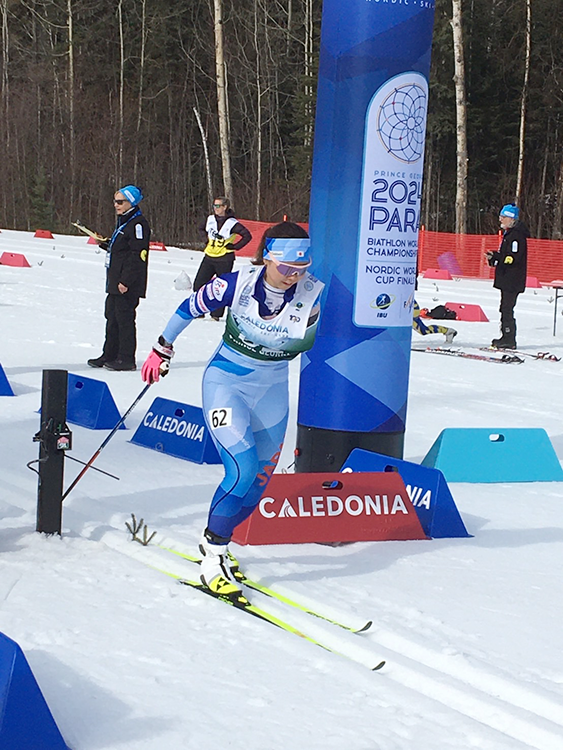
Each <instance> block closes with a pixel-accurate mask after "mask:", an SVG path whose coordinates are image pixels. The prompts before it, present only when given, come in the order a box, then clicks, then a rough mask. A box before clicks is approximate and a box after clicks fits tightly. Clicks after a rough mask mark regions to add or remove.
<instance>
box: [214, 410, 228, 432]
mask: <svg viewBox="0 0 563 750" xmlns="http://www.w3.org/2000/svg"><path fill="white" fill-rule="evenodd" d="M232 421H233V410H232V409H231V408H222V409H211V410H210V412H209V422H210V424H211V427H213V429H214V430H216V429H218V428H219V427H230V426H231V424H232Z"/></svg>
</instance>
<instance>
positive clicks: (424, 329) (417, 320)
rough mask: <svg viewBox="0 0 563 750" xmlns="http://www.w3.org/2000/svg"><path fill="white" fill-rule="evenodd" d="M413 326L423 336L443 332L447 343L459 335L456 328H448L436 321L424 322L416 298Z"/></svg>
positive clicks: (450, 342)
mask: <svg viewBox="0 0 563 750" xmlns="http://www.w3.org/2000/svg"><path fill="white" fill-rule="evenodd" d="M412 327H413V328H414V330H415V331H416V332H417V333H420V335H421V336H428V335H430V334H432V333H441V334H442V335H444V336H445V337H446V344H452V343H453V340H454V338H455V337H456V336H457V331H456V330H455V328H448V327H447V326H441V325H438V324H436V323H431V324H430V325H426V323H423V322H422V319H421V317H420V307H419V306H418V302H417V301H416V300H415V302H414V308H413V319H412Z"/></svg>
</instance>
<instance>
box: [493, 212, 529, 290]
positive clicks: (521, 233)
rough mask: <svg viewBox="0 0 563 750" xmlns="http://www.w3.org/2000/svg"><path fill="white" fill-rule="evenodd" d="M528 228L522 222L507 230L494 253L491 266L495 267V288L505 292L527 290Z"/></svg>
mask: <svg viewBox="0 0 563 750" xmlns="http://www.w3.org/2000/svg"><path fill="white" fill-rule="evenodd" d="M529 236H530V232H529V230H528V227H527V226H526V225H525V224H523V223H522V222H521V221H517V222H516V224H515V225H514V226H513V227H511V228H510V229H507V230H506V231H505V232H504V234H503V237H502V242H501V243H500V247H499V249H498V251H497V252H496V253H493V254H492V256H491V258H490V260H489V265H491V266H495V281H494V284H493V286H494V287H495V288H496V289H501V290H502V291H504V292H523V291H524V290H525V289H526V274H527V270H528V242H527V240H528V237H529Z"/></svg>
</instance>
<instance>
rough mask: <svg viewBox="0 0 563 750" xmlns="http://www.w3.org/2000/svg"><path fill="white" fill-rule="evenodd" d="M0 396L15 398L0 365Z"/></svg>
mask: <svg viewBox="0 0 563 750" xmlns="http://www.w3.org/2000/svg"><path fill="white" fill-rule="evenodd" d="M0 396H15V393H14V392H13V390H12V386H11V385H10V383H9V382H8V378H7V377H6V373H5V372H4V368H3V367H2V365H0Z"/></svg>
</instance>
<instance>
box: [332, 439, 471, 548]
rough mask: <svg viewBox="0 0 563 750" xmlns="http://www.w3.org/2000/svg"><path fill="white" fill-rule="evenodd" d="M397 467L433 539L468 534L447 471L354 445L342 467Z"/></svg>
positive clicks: (395, 468)
mask: <svg viewBox="0 0 563 750" xmlns="http://www.w3.org/2000/svg"><path fill="white" fill-rule="evenodd" d="M345 470H352V471H397V472H398V473H399V474H400V475H401V477H402V479H403V482H404V483H405V486H406V488H407V493H408V495H409V497H410V499H411V502H412V504H413V505H414V508H415V510H416V512H417V515H418V520H419V521H420V524H421V526H422V528H423V530H424V533H425V534H426V536H429V537H432V538H434V539H439V538H451V537H468V536H471V534H469V533H468V532H467V529H466V528H465V525H464V523H463V521H462V519H461V516H460V514H459V511H458V509H457V507H456V504H455V502H454V499H453V497H452V495H451V492H450V490H449V487H448V484H447V482H446V480H445V478H444V475H443V474H442V472H441V471H439V470H438V469H430V468H427V467H425V466H420V465H419V464H415V463H412V462H411V461H402V460H400V459H398V458H392V457H390V456H384V455H382V454H381V453H373V452H372V451H366V450H362V449H361V448H354V450H353V451H351V453H350V455H349V456H348V458H347V459H346V461H345V462H344V465H343V467H342V471H345Z"/></svg>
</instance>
